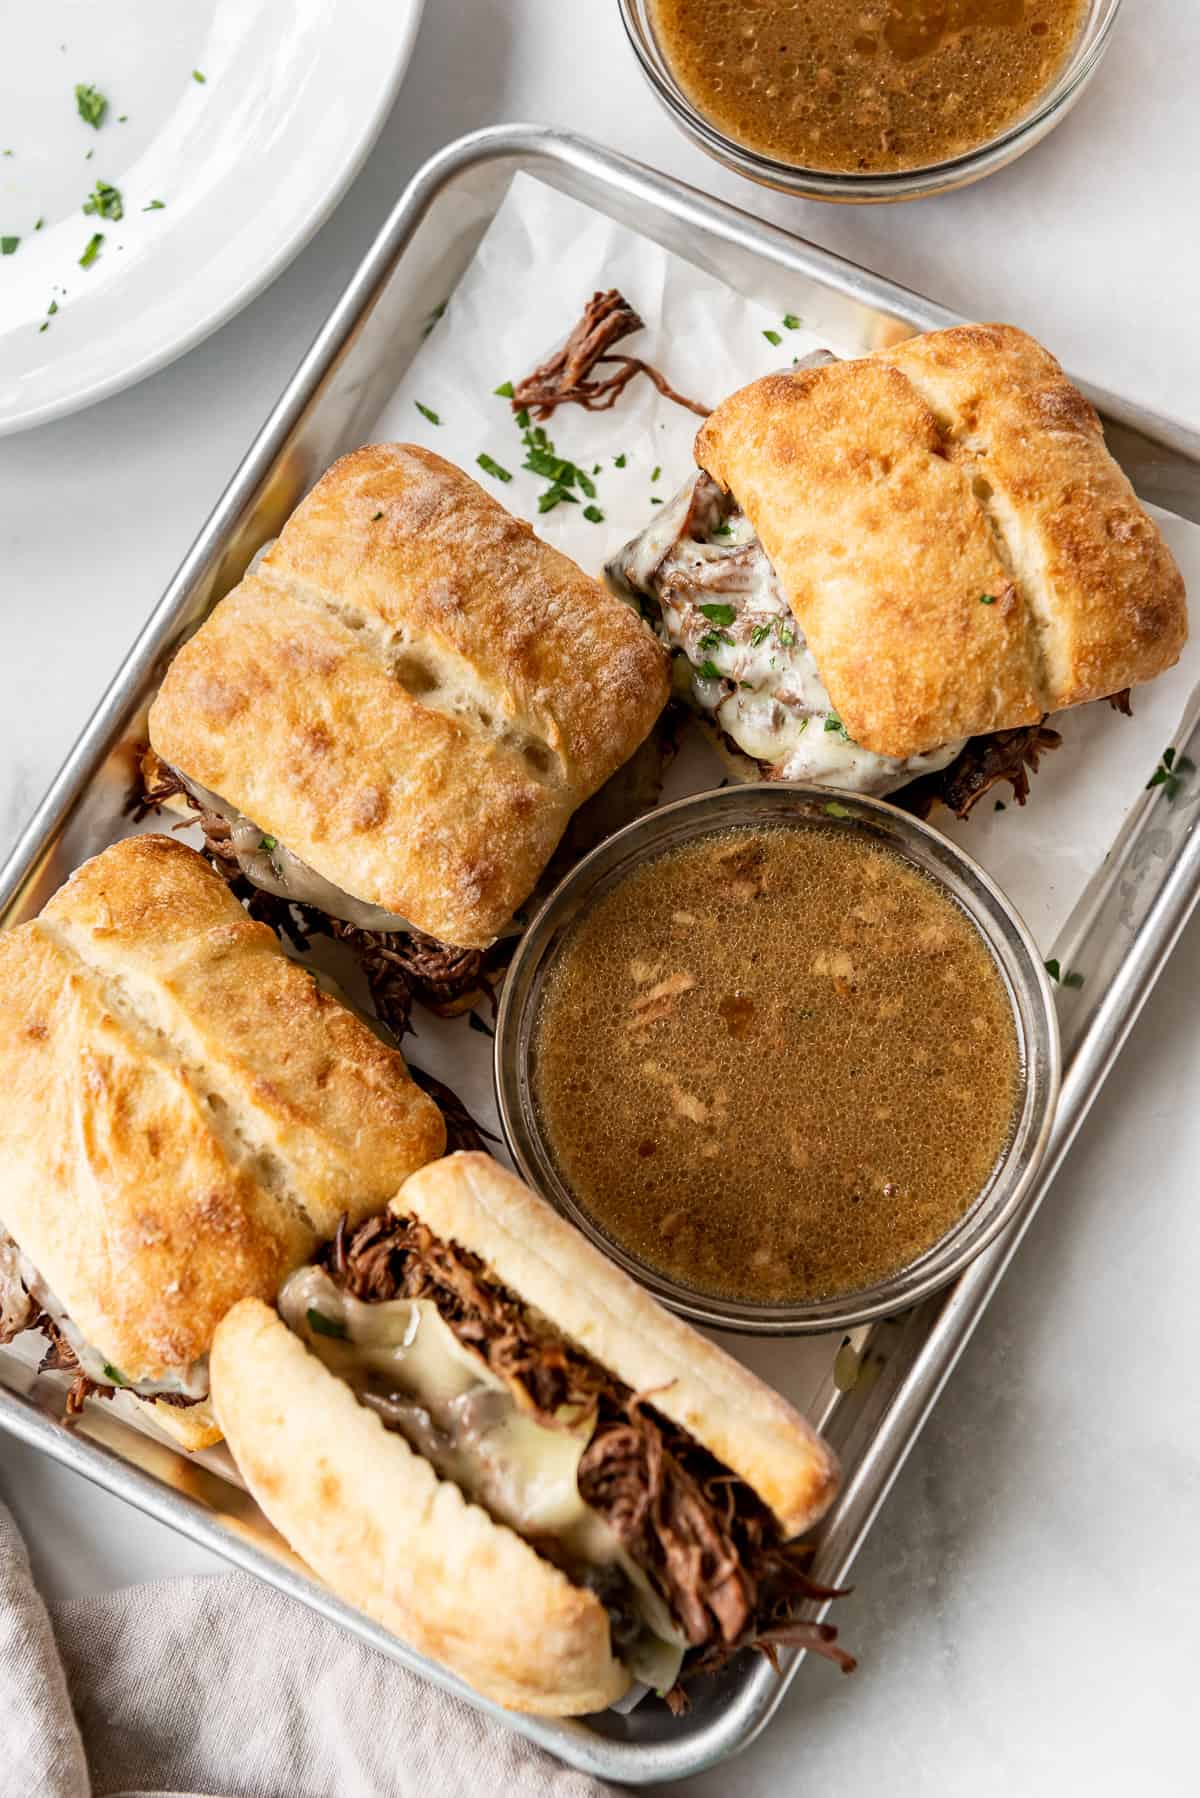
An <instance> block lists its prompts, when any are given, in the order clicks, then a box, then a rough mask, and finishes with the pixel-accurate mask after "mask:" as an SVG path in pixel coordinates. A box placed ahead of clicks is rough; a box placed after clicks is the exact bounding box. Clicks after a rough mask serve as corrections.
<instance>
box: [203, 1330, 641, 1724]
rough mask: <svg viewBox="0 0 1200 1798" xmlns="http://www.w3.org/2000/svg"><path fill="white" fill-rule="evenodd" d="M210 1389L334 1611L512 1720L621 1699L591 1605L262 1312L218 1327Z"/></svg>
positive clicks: (603, 1617)
mask: <svg viewBox="0 0 1200 1798" xmlns="http://www.w3.org/2000/svg"><path fill="white" fill-rule="evenodd" d="M211 1378H212V1398H213V1404H214V1407H215V1409H216V1414H217V1420H218V1422H219V1424H220V1427H221V1429H222V1430H223V1431H224V1434H225V1437H226V1440H227V1441H228V1443H229V1447H230V1449H231V1450H232V1452H233V1456H234V1459H235V1460H236V1462H237V1464H238V1467H239V1468H240V1469H241V1472H242V1475H243V1477H244V1478H245V1481H246V1484H247V1485H248V1486H249V1488H250V1491H251V1492H252V1493H253V1495H254V1497H255V1499H256V1500H257V1501H258V1503H259V1504H260V1505H261V1506H262V1509H263V1510H264V1511H265V1512H266V1514H267V1516H268V1517H269V1518H270V1520H271V1522H272V1523H273V1524H274V1525H275V1527H276V1528H277V1529H278V1530H279V1531H280V1532H281V1534H282V1535H283V1536H284V1537H285V1538H286V1539H287V1541H288V1542H289V1543H290V1544H291V1546H292V1547H293V1548H294V1549H295V1550H296V1552H297V1554H299V1555H301V1556H302V1557H303V1558H304V1560H305V1561H307V1562H308V1564H309V1566H310V1567H312V1569H313V1570H314V1572H316V1573H317V1574H319V1575H320V1577H321V1578H322V1579H323V1580H325V1581H326V1582H327V1584H328V1585H329V1586H331V1587H332V1589H333V1590H334V1591H335V1592H336V1593H337V1594H338V1595H339V1597H341V1598H344V1599H345V1600H346V1601H347V1602H348V1603H350V1604H354V1605H357V1606H359V1608H360V1609H361V1610H363V1611H365V1612H366V1613H367V1615H368V1616H370V1617H373V1618H374V1619H375V1620H376V1622H378V1623H381V1624H382V1625H383V1626H384V1628H385V1629H389V1630H391V1631H392V1632H393V1634H394V1635H397V1636H400V1637H401V1638H402V1639H403V1640H404V1641H406V1642H409V1643H411V1645H412V1646H413V1647H414V1648H416V1649H417V1650H418V1651H419V1652H420V1653H422V1654H426V1655H429V1656H431V1657H432V1658H433V1659H434V1660H438V1661H441V1662H442V1664H443V1665H444V1666H446V1667H448V1668H450V1669H451V1671H453V1672H454V1673H457V1674H459V1675H460V1676H461V1677H462V1678H463V1679H464V1680H466V1681H467V1682H468V1683H469V1684H470V1685H472V1686H473V1687H474V1688H475V1689H476V1691H478V1692H481V1693H482V1694H483V1695H484V1696H485V1697H487V1698H491V1699H493V1700H494V1701H495V1702H496V1703H498V1704H502V1705H505V1706H507V1707H508V1708H509V1709H510V1710H518V1711H534V1712H538V1713H540V1714H541V1715H544V1716H578V1715H582V1714H584V1713H586V1712H589V1711H599V1710H603V1709H604V1708H605V1706H607V1705H609V1704H611V1703H613V1701H614V1700H615V1699H617V1698H620V1697H621V1696H622V1694H623V1693H624V1692H625V1691H627V1690H628V1687H629V1684H630V1680H629V1675H628V1673H627V1672H626V1671H625V1669H624V1668H623V1667H622V1666H621V1664H620V1662H619V1661H617V1660H616V1659H615V1658H614V1657H613V1653H612V1645H611V1641H610V1636H609V1623H608V1616H607V1614H606V1612H605V1610H604V1607H603V1605H602V1604H601V1603H600V1601H599V1599H598V1598H596V1596H595V1595H594V1594H593V1593H591V1592H588V1591H585V1590H583V1589H582V1588H581V1587H578V1586H574V1585H572V1584H571V1582H570V1580H568V1579H567V1577H566V1575H565V1574H563V1573H560V1572H559V1570H558V1569H557V1568H556V1567H553V1566H551V1564H550V1563H549V1562H548V1561H544V1560H543V1559H542V1558H541V1556H540V1555H538V1554H537V1553H536V1552H535V1551H534V1550H533V1549H532V1548H530V1547H529V1545H528V1544H527V1543H526V1542H525V1541H523V1540H522V1538H521V1537H520V1536H518V1535H516V1534H515V1532H514V1531H512V1530H510V1529H508V1528H506V1527H505V1526H504V1525H502V1524H497V1523H494V1522H493V1521H492V1519H491V1518H490V1517H489V1516H488V1514H487V1513H486V1511H484V1510H482V1509H481V1508H480V1507H479V1506H477V1505H472V1504H468V1503H467V1501H466V1499H464V1497H463V1495H462V1493H461V1492H460V1491H459V1489H458V1487H457V1486H455V1485H453V1484H452V1483H451V1482H449V1481H444V1480H440V1479H439V1478H438V1476H437V1474H436V1473H435V1472H434V1470H433V1468H432V1467H431V1466H430V1465H429V1463H428V1462H427V1461H425V1460H423V1459H422V1458H421V1456H420V1455H417V1454H415V1453H414V1452H413V1450H412V1449H411V1448H410V1447H409V1446H408V1444H407V1442H406V1441H405V1440H404V1438H403V1437H402V1436H399V1435H396V1434H395V1433H393V1432H391V1431H389V1430H387V1429H385V1428H384V1425H383V1423H382V1421H381V1419H380V1418H379V1417H377V1416H376V1415H375V1413H374V1412H373V1411H370V1410H368V1409H367V1408H366V1407H365V1406H363V1405H360V1404H359V1403H358V1401H357V1399H356V1398H355V1396H354V1394H353V1393H352V1392H351V1390H350V1388H349V1387H348V1386H347V1385H345V1384H344V1383H343V1382H342V1381H341V1380H339V1379H338V1378H337V1377H336V1375H334V1374H332V1373H330V1372H328V1370H327V1369H326V1368H325V1367H324V1366H323V1365H322V1364H321V1362H320V1361H318V1360H317V1359H316V1357H315V1356H313V1355H310V1354H309V1352H308V1350H307V1349H306V1348H305V1346H304V1344H303V1343H302V1342H301V1341H300V1339H299V1338H298V1337H297V1336H295V1335H293V1334H292V1332H291V1331H290V1330H289V1329H288V1327H287V1325H286V1324H284V1323H283V1322H282V1321H281V1319H280V1318H279V1317H278V1316H277V1315H276V1313H275V1312H274V1311H273V1310H271V1309H270V1307H269V1306H267V1305H264V1304H262V1303H261V1302H260V1301H259V1300H258V1299H243V1300H242V1301H241V1302H240V1303H239V1304H237V1305H235V1306H234V1308H233V1310H232V1311H230V1312H229V1313H228V1315H227V1316H226V1317H225V1318H224V1320H223V1321H222V1323H221V1324H220V1325H219V1327H218V1329H217V1333H216V1337H215V1339H214V1341H213V1346H212V1356H211Z"/></svg>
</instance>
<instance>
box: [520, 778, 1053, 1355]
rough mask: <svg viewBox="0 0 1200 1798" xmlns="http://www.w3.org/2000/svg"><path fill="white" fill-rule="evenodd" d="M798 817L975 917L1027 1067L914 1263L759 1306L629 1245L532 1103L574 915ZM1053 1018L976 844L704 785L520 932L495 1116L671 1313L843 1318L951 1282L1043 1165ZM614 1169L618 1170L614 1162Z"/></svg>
mask: <svg viewBox="0 0 1200 1798" xmlns="http://www.w3.org/2000/svg"><path fill="white" fill-rule="evenodd" d="M781 824H783V825H786V824H803V825H805V826H808V827H810V828H819V829H825V830H838V831H850V832H855V833H858V834H861V835H862V836H864V837H867V838H869V839H870V840H871V841H872V842H873V843H875V844H879V845H883V846H886V847H888V848H890V849H891V850H893V851H895V852H896V853H897V854H898V855H899V856H901V857H902V858H903V859H904V860H906V861H907V862H909V863H910V864H913V865H915V866H916V867H918V868H920V869H922V870H923V871H924V873H925V874H926V875H927V876H929V877H930V878H931V879H932V880H933V881H934V882H935V883H936V884H937V885H938V886H940V887H941V889H942V891H943V892H944V893H946V894H948V895H949V896H950V897H951V898H952V899H953V900H955V901H956V902H957V904H958V905H959V907H960V908H961V910H962V911H964V912H965V913H966V914H967V916H968V917H969V918H970V919H971V920H972V922H973V923H974V925H975V927H976V929H977V930H978V932H979V934H980V936H981V937H982V939H983V941H984V943H985V944H986V946H987V947H988V949H989V950H990V951H991V955H992V959H993V961H994V963H995V965H996V967H997V968H998V970H999V972H1000V975H1001V978H1002V979H1003V982H1004V985H1005V988H1006V989H1007V992H1008V997H1009V1002H1010V1004H1011V1007H1012V1015H1013V1022H1014V1026H1015V1029H1016V1033H1017V1042H1018V1051H1019V1067H1018V1077H1017V1097H1016V1103H1015V1105H1014V1113H1013V1122H1012V1124H1011V1126H1010V1129H1009V1135H1008V1138H1007V1141H1006V1142H1005V1145H1004V1147H1003V1148H1002V1150H1001V1152H1000V1155H999V1157H998V1159H997V1162H996V1164H995V1166H994V1167H993V1169H992V1172H991V1174H990V1175H989V1177H988V1180H987V1182H986V1184H985V1185H984V1187H983V1190H982V1191H981V1192H980V1193H979V1194H978V1195H977V1196H976V1198H975V1199H974V1200H973V1201H972V1203H971V1204H970V1205H969V1206H968V1207H967V1209H966V1211H965V1212H964V1213H963V1214H962V1216H961V1217H959V1218H958V1219H957V1220H956V1221H955V1222H954V1223H953V1224H952V1225H951V1226H950V1228H949V1229H948V1230H947V1231H946V1232H945V1234H944V1235H943V1236H941V1237H940V1238H939V1239H938V1240H937V1242H935V1243H934V1244H933V1246H932V1247H931V1248H929V1249H927V1250H926V1251H925V1252H924V1253H923V1254H922V1255H920V1256H918V1257H917V1259H916V1260H915V1261H912V1262H910V1263H909V1264H908V1265H907V1266H906V1267H903V1268H901V1269H900V1270H899V1271H898V1272H896V1273H894V1274H891V1275H889V1276H888V1277H887V1278H886V1279H883V1280H881V1281H879V1282H878V1283H876V1284H875V1285H873V1286H869V1287H864V1288H861V1289H860V1290H858V1291H855V1292H847V1293H838V1294H835V1295H833V1296H832V1297H828V1298H820V1299H798V1300H792V1301H788V1302H785V1303H769V1304H758V1303H755V1302H752V1301H749V1300H742V1299H732V1298H725V1297H721V1296H716V1295H713V1294H711V1293H709V1292H703V1291H698V1290H696V1289H694V1288H692V1287H689V1286H686V1285H682V1284H680V1283H679V1282H677V1281H676V1280H674V1279H672V1278H671V1277H670V1276H669V1275H666V1274H664V1273H662V1272H660V1271H659V1270H658V1269H657V1268H655V1267H653V1266H651V1265H650V1264H649V1263H647V1262H645V1261H643V1260H641V1259H640V1257H638V1256H636V1255H634V1254H631V1253H630V1252H629V1251H628V1250H626V1249H625V1248H623V1247H622V1245H621V1244H620V1243H619V1242H616V1241H614V1240H613V1238H612V1237H610V1236H609V1235H608V1234H607V1233H606V1232H605V1231H604V1230H603V1229H602V1227H601V1226H600V1225H599V1224H598V1223H597V1222H596V1221H595V1219H593V1218H592V1217H591V1215H590V1214H589V1213H588V1212H587V1211H585V1210H584V1208H583V1207H582V1205H580V1204H579V1203H578V1202H577V1200H576V1199H575V1197H574V1195H573V1193H572V1192H571V1191H570V1190H569V1188H568V1187H567V1185H566V1184H565V1182H564V1181H563V1179H562V1177H561V1175H560V1174H559V1172H558V1169H557V1167H556V1165H555V1160H554V1156H553V1153H552V1151H551V1149H550V1146H549V1143H548V1142H547V1140H546V1137H545V1134H544V1132H543V1129H542V1124H541V1120H540V1118H539V1116H538V1111H537V1105H536V1101H535V1080H536V1054H537V1021H538V1013H539V1010H540V1004H541V996H542V991H543V984H544V982H545V980H546V977H547V974H548V973H549V971H550V968H551V967H552V965H553V963H554V960H555V957H556V955H557V953H558V951H559V949H560V947H561V946H562V945H563V943H564V942H565V941H566V939H567V938H568V936H569V934H570V931H571V927H572V925H573V924H574V922H575V920H576V919H577V918H578V917H580V916H581V915H582V914H583V913H585V912H586V911H587V910H588V909H589V908H590V906H591V905H592V904H593V903H594V902H595V901H596V900H597V899H598V898H599V897H600V896H601V894H603V893H605V892H607V891H609V890H610V889H611V888H612V887H613V886H615V885H616V884H617V883H618V882H620V881H621V880H622V879H623V878H624V877H625V876H627V875H628V874H630V873H632V872H633V871H634V869H637V868H640V867H642V866H643V865H644V864H645V863H647V862H650V861H653V860H654V859H655V858H656V857H658V856H660V855H662V854H663V853H664V852H665V851H667V850H670V849H675V848H678V847H680V846H681V845H682V844H684V843H689V842H694V841H695V840H696V839H698V838H703V837H705V836H710V835H714V834H717V833H725V832H728V831H730V830H735V829H737V828H739V827H760V828H761V827H762V826H764V825H781ZM1058 1076H1059V1056H1058V1027H1057V1021H1056V1016H1055V1011H1054V1002H1053V999H1052V997H1051V994H1050V987H1049V982H1048V981H1047V978H1046V973H1045V970H1044V968H1043V966H1042V961H1041V957H1040V955H1039V954H1038V951H1037V949H1036V947H1035V946H1034V943H1033V941H1032V940H1031V938H1030V936H1029V933H1028V932H1027V931H1026V929H1025V926H1024V925H1023V924H1022V922H1021V920H1020V918H1019V917H1018V916H1017V914H1016V913H1015V912H1014V911H1013V909H1012V907H1011V906H1010V905H1009V903H1008V901H1007V900H1006V899H1005V898H1004V896H1003V894H1002V893H1001V892H1000V890H999V889H998V888H997V887H996V886H995V885H994V883H993V882H992V881H991V880H990V879H989V878H988V876H987V875H986V874H985V873H984V872H983V870H982V869H981V868H979V867H978V866H977V865H976V864H975V863H974V862H973V861H972V860H971V858H970V857H969V856H967V855H964V854H963V852H962V851H961V850H960V849H958V848H957V847H956V846H955V845H954V844H953V843H951V842H949V841H948V840H947V839H946V838H945V837H943V836H941V835H940V834H939V833H938V832H937V831H936V830H931V829H930V828H929V826H928V825H926V824H921V823H918V822H917V820H916V819H915V818H912V817H910V816H909V815H908V813H907V812H902V811H900V810H898V809H897V808H896V807H895V806H892V805H888V804H886V803H885V802H884V801H882V800H878V799H866V798H863V797H860V796H859V795H858V794H850V793H836V794H835V793H833V792H832V791H831V790H830V789H829V788H828V787H815V786H800V785H795V786H791V785H783V784H780V783H776V782H772V783H761V784H756V785H750V786H737V787H726V788H722V789H721V790H719V791H717V792H712V793H700V794H697V795H695V796H693V797H691V798H688V799H681V800H678V801H677V802H676V803H675V804H673V805H665V806H662V807H661V808H660V809H659V810H658V811H654V812H649V813H647V815H646V816H645V817H644V818H639V819H638V820H637V822H636V823H634V824H630V825H628V826H627V827H626V828H625V829H624V830H620V831H618V832H617V833H616V835H615V836H611V837H609V838H608V840H607V841H606V842H604V843H602V844H601V845H600V847H599V848H598V849H595V850H593V851H592V853H591V854H590V855H588V856H586V857H585V858H584V860H583V861H581V862H580V863H579V865H578V866H577V867H576V868H574V869H573V870H572V872H571V873H570V874H569V875H568V876H567V878H566V879H565V880H564V881H563V882H562V883H561V884H560V885H559V886H558V887H557V888H556V889H555V891H554V892H553V893H552V894H551V895H550V897H549V899H548V900H547V901H546V903H545V905H544V906H543V907H542V909H541V911H540V912H539V913H538V915H537V917H536V918H535V919H534V920H533V922H532V924H531V925H530V926H529V928H528V930H527V931H526V932H525V935H524V936H523V937H522V939H521V942H520V945H519V947H518V949H517V952H516V955H515V957H514V959H513V962H512V965H511V967H510V968H509V972H508V976H507V978H506V980H505V983H504V991H503V996H502V999H501V1002H500V1011H499V1017H498V1019H497V1024H496V1044H495V1078H496V1096H497V1101H498V1104H499V1110H500V1121H501V1125H502V1127H503V1130H504V1136H505V1140H506V1142H507V1144H508V1148H509V1151H510V1152H511V1154H512V1156H513V1159H514V1161H515V1162H516V1164H517V1167H518V1168H519V1170H520V1172H521V1174H522V1175H523V1177H524V1178H525V1179H526V1180H527V1181H528V1182H529V1184H530V1185H531V1186H533V1187H534V1188H535V1189H536V1190H537V1191H538V1192H540V1193H542V1194H543V1195H544V1196H545V1197H546V1198H547V1199H549V1201H550V1202H551V1204H553V1205H554V1206H556V1208H557V1209H558V1210H559V1211H561V1212H562V1213H563V1214H564V1215H565V1216H566V1217H568V1218H570V1219H571V1221H572V1222H573V1223H574V1224H576V1225H577V1226H578V1228H579V1229H580V1230H581V1231H582V1232H583V1233H584V1235H585V1236H587V1237H589V1238H590V1239H591V1241H592V1242H593V1243H595V1244H596V1245H597V1246H598V1247H599V1248H600V1249H602V1250H603V1252H604V1253H605V1254H606V1255H608V1256H609V1257H610V1258H611V1259H612V1260H614V1261H616V1262H618V1263H619V1264H620V1265H621V1266H622V1267H623V1268H625V1270H626V1271H627V1272H628V1273H630V1274H632V1275H633V1276H634V1278H635V1279H637V1280H639V1281H640V1282H641V1284H642V1285H643V1286H645V1287H647V1288H648V1289H649V1290H650V1291H651V1292H653V1293H654V1294H655V1295H656V1296H657V1297H658V1298H660V1299H661V1300H662V1301H663V1302H664V1303H665V1304H666V1305H668V1306H670V1308H671V1309H672V1310H673V1311H678V1312H680V1313H681V1314H682V1315H683V1316H685V1317H689V1318H691V1319H692V1320H693V1321H694V1322H696V1323H704V1324H712V1325H716V1326H718V1327H720V1328H724V1329H733V1330H741V1331H744V1332H747V1333H750V1334H756V1335H778V1336H784V1335H799V1334H803V1333H806V1332H810V1331H819V1330H843V1329H849V1328H850V1327H851V1326H852V1325H856V1324H861V1323H865V1322H867V1321H868V1320H869V1319H870V1318H874V1317H883V1316H887V1315H889V1314H890V1313H892V1312H896V1311H900V1310H902V1309H903V1308H904V1307H905V1306H907V1305H912V1304H915V1303H916V1301H917V1300H918V1299H923V1298H925V1297H926V1296H927V1295H928V1294H929V1293H931V1292H933V1291H935V1290H936V1289H937V1288H938V1287H939V1286H944V1285H946V1284H947V1283H948V1282H949V1281H950V1280H952V1279H954V1277H955V1276H956V1275H957V1274H959V1273H961V1271H962V1269H963V1268H964V1267H965V1266H966V1265H967V1263H968V1262H969V1261H970V1260H971V1259H972V1257H973V1256H975V1255H977V1254H978V1253H979V1251H980V1250H981V1249H983V1248H985V1247H986V1245H987V1244H988V1243H989V1242H991V1241H992V1240H993V1238H994V1237H995V1236H997V1235H998V1234H999V1232H1000V1231H1001V1230H1002V1229H1003V1228H1004V1226H1005V1224H1006V1223H1007V1222H1008V1220H1009V1219H1010V1218H1011V1217H1012V1216H1013V1214H1014V1213H1015V1212H1016V1210H1017V1209H1018V1207H1019V1206H1020V1204H1021V1201H1022V1199H1023V1198H1024V1196H1025V1194H1026V1193H1027V1192H1028V1191H1029V1188H1030V1186H1031V1185H1032V1183H1033V1181H1034V1179H1035V1177H1036V1175H1037V1171H1038V1167H1039V1164H1040V1162H1041V1159H1042V1155H1043V1152H1044V1150H1045V1147H1046V1142H1047V1138H1048V1136H1049V1133H1050V1125H1051V1122H1052V1120H1053V1116H1054V1104H1055V1099H1056V1097H1057V1094H1058ZM613 1178H614V1179H619V1178H620V1169H619V1168H614V1170H613Z"/></svg>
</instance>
